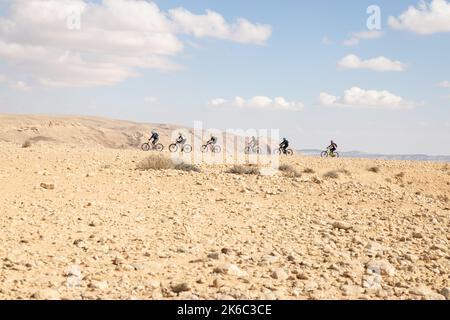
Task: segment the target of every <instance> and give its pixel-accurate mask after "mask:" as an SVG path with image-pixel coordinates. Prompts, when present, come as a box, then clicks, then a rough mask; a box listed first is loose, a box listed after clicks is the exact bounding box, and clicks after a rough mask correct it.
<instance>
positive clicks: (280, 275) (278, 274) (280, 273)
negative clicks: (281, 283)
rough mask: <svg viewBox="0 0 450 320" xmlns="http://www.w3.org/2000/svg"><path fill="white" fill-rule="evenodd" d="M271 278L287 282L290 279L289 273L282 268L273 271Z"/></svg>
mask: <svg viewBox="0 0 450 320" xmlns="http://www.w3.org/2000/svg"><path fill="white" fill-rule="evenodd" d="M271 276H272V278H274V279H277V280H286V279H287V278H288V277H289V275H288V274H287V272H286V271H284V269H281V268H280V269H276V270H275V271H273V272H272V275H271Z"/></svg>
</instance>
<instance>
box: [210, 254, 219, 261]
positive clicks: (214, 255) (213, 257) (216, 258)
mask: <svg viewBox="0 0 450 320" xmlns="http://www.w3.org/2000/svg"><path fill="white" fill-rule="evenodd" d="M208 258H209V259H213V260H219V259H220V253H218V252H213V253H210V254H208Z"/></svg>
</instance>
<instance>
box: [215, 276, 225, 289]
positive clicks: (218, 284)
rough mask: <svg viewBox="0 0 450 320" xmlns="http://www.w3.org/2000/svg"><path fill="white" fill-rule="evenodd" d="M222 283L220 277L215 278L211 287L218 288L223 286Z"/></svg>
mask: <svg viewBox="0 0 450 320" xmlns="http://www.w3.org/2000/svg"><path fill="white" fill-rule="evenodd" d="M224 285H225V284H224V282H223V281H222V279H220V278H216V279H214V281H213V287H214V288H220V287H223V286H224Z"/></svg>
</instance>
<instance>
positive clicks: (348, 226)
mask: <svg viewBox="0 0 450 320" xmlns="http://www.w3.org/2000/svg"><path fill="white" fill-rule="evenodd" d="M333 228H335V229H342V230H350V229H352V228H353V226H352V225H351V224H349V223H346V222H342V221H336V222H333Z"/></svg>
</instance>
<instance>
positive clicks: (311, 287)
mask: <svg viewBox="0 0 450 320" xmlns="http://www.w3.org/2000/svg"><path fill="white" fill-rule="evenodd" d="M317 288H319V284H318V283H317V282H315V281H312V280H309V281H307V282H306V283H305V286H304V287H303V290H304V291H306V292H311V291H315V290H317Z"/></svg>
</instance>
